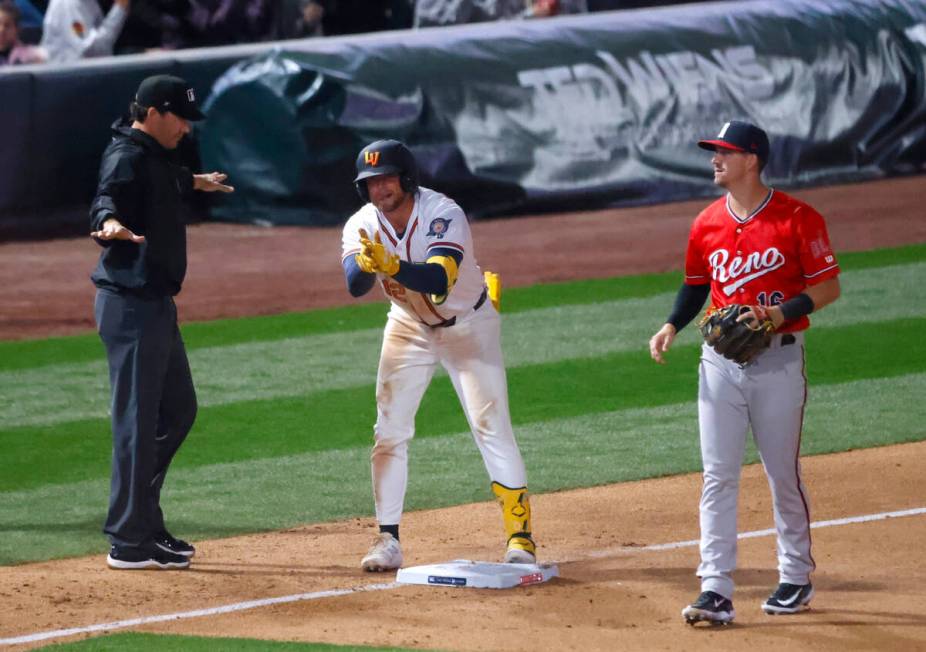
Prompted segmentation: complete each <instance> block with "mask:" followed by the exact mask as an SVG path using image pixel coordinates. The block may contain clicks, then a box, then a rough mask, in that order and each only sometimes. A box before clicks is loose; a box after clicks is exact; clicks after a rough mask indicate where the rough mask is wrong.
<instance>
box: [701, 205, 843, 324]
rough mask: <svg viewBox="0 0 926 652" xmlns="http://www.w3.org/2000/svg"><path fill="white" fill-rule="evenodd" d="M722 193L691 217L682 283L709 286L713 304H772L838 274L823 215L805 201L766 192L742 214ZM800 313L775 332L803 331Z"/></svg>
mask: <svg viewBox="0 0 926 652" xmlns="http://www.w3.org/2000/svg"><path fill="white" fill-rule="evenodd" d="M729 202H730V198H729V195H727V196H725V197H721V198H720V199H718V200H717V201H715V202H714V203H712V204H711V205H710V206H708V207H707V208H705V209H704V210H703V211H701V213H700V214H699V215H698V217H697V218H695V221H694V224H693V225H692V227H691V234H690V236H689V238H688V252H687V254H686V256H685V282H686V283H688V284H689V285H703V284H704V283H710V284H711V303H713V305H714V306H715V307H717V308H723V307H724V306H728V305H730V304H732V303H741V304H748V305H755V304H760V305H763V306H774V305H778V304H779V303H782V302H783V301H787V300H788V299H790V298H791V297H794V296H796V295H798V294H800V293H801V292H803V291H804V289H805V288H806V287H807V286H810V285H816V284H817V283H821V282H822V281H825V280H827V279H830V278H833V277H835V276H837V275H838V274H839V263H838V262H837V261H836V255H835V254H834V253H833V249H832V247H830V239H829V235H828V234H827V232H826V223H825V222H824V220H823V216H822V215H820V214H819V213H818V212H817V211H815V210H814V209H813V208H812V207H810V206H809V205H807V204H805V203H804V202H802V201H800V200H798V199H795V198H794V197H791V196H789V195H787V194H785V193H783V192H780V191H777V190H769V194H768V197H766V199H765V201H764V202H762V204H761V205H760V206H759V207H758V208H757V209H756V210H755V211H753V212H752V213H751V214H750V215H748V216H746V217H742V218H741V217H738V216H737V215H736V214H735V213H734V212H733V211H732V210H731V209H730V204H729ZM808 326H810V320H809V319H808V318H807V317H806V316H804V317H801V318H800V319H796V320H793V321H789V322H785V323H784V324H782V325H781V328H779V329H778V331H777V332H780V333H789V332H795V331H801V330H804V329H805V328H807V327H808Z"/></svg>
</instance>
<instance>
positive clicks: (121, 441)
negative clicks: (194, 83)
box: [90, 75, 233, 569]
mask: <svg viewBox="0 0 926 652" xmlns="http://www.w3.org/2000/svg"><path fill="white" fill-rule="evenodd" d="M129 111H130V114H131V121H125V120H119V121H117V122H116V123H115V124H113V139H112V142H110V144H109V146H108V147H107V148H106V151H105V153H104V154H103V161H102V164H101V165H100V182H99V187H98V188H97V193H96V197H95V198H94V200H93V205H92V206H91V209H90V230H91V233H90V235H91V236H92V237H93V238H94V239H95V240H96V241H97V242H98V243H99V244H100V245H101V246H102V247H103V252H102V253H101V254H100V261H99V263H98V264H97V267H96V269H95V270H94V272H93V274H92V275H91V277H90V278H91V279H92V281H93V283H94V285H96V287H97V293H96V302H95V305H94V314H95V317H96V323H97V329H98V330H99V333H100V338H101V339H102V340H103V344H104V345H105V347H106V357H107V359H108V361H109V379H110V384H111V386H112V430H113V461H112V483H111V486H110V498H109V514H108V515H107V517H106V524H105V525H104V527H103V531H104V532H105V533H106V534H107V535H109V538H110V541H111V542H112V547H111V549H110V553H109V557H108V558H107V563H108V564H109V566H110V567H111V568H119V569H132V568H186V567H187V566H189V565H190V557H192V556H193V555H194V553H195V549H194V548H193V546H191V545H190V544H188V543H187V542H185V541H182V540H180V539H176V538H175V537H173V536H172V535H171V534H170V533H169V532H168V531H167V528H166V527H165V525H164V515H163V514H162V513H161V507H160V496H161V486H162V485H163V484H164V476H165V474H166V473H167V467H168V466H169V465H170V462H171V459H173V457H174V454H175V453H176V452H177V449H178V448H180V444H182V443H183V440H184V439H185V438H186V436H187V433H188V432H189V431H190V428H191V427H192V426H193V420H194V419H195V418H196V392H195V390H194V389H193V379H192V377H191V375H190V365H189V362H188V361H187V355H186V349H185V348H184V346H183V339H182V338H181V336H180V330H179V329H178V327H177V307H176V306H175V305H174V299H173V297H174V296H175V295H176V294H177V293H179V292H180V287H181V285H182V284H183V278H184V275H185V274H186V224H185V223H184V219H183V206H182V202H183V198H184V196H186V195H189V194H190V193H192V191H193V190H203V191H206V192H211V191H216V190H218V191H222V192H232V190H233V189H232V188H231V187H230V186H227V185H224V184H223V182H224V181H225V178H226V177H225V175H224V174H220V173H218V172H213V173H210V174H195V175H194V174H193V173H191V172H190V170H188V169H187V168H184V167H181V166H180V165H179V164H177V163H176V162H175V160H174V155H175V152H174V150H175V149H176V147H177V145H178V144H179V143H180V140H181V139H182V138H183V137H184V136H185V135H186V134H188V133H189V132H190V121H193V120H201V119H203V117H204V116H203V114H202V113H201V112H200V110H199V108H198V107H197V105H196V96H195V94H194V92H193V89H192V88H190V87H189V85H188V84H187V83H186V82H185V81H184V80H182V79H180V78H179V77H173V76H169V75H157V76H154V77H148V78H147V79H145V80H144V81H142V83H141V85H140V86H139V87H138V92H137V93H136V95H135V100H134V101H133V102H132V103H131V106H130V109H129Z"/></svg>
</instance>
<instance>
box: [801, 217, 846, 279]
mask: <svg viewBox="0 0 926 652" xmlns="http://www.w3.org/2000/svg"><path fill="white" fill-rule="evenodd" d="M797 236H798V241H799V242H800V252H799V253H800V259H801V270H802V271H803V272H804V280H805V281H806V282H807V285H816V284H818V283H822V282H823V281H826V280H829V279H831V278H834V277H835V276H837V275H838V274H839V262H838V261H837V260H836V254H835V253H834V252H833V248H832V247H831V246H830V236H829V234H828V233H827V232H826V222H825V221H824V220H823V216H822V215H820V213H818V212H817V211H815V210H814V209H813V208H811V207H810V206H807V205H804V206H802V207H801V211H800V213H799V217H798V219H797Z"/></svg>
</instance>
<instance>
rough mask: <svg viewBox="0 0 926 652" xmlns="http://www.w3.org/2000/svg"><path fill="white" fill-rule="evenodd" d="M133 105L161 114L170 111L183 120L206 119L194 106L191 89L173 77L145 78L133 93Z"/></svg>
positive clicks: (181, 80) (193, 95)
mask: <svg viewBox="0 0 926 652" xmlns="http://www.w3.org/2000/svg"><path fill="white" fill-rule="evenodd" d="M135 103H136V104H138V105H139V106H143V107H145V108H150V107H154V108H155V109H157V110H158V111H160V112H161V113H164V112H165V111H170V112H171V113H173V114H174V115H177V116H180V117H181V118H183V119H185V120H202V119H203V118H205V117H206V116H205V115H203V113H202V111H200V110H199V107H197V106H196V93H194V92H193V88H192V87H191V86H190V85H189V84H187V83H186V81H184V80H183V79H181V78H180V77H174V76H173V75H154V76H152V77H146V78H145V79H144V80H143V81H142V83H141V84H140V85H139V86H138V91H137V92H136V93H135Z"/></svg>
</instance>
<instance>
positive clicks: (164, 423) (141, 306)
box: [94, 289, 196, 546]
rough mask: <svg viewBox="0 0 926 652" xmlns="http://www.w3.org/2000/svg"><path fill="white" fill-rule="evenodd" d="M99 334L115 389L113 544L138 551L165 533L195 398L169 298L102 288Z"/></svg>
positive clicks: (109, 525)
mask: <svg viewBox="0 0 926 652" xmlns="http://www.w3.org/2000/svg"><path fill="white" fill-rule="evenodd" d="M94 315H95V317H96V323H97V329H98V331H99V333H100V338H101V339H102V340H103V344H104V346H105V347H106V358H107V360H108V362H109V380H110V385H111V388H112V432H113V459H112V480H111V484H110V496H109V513H108V515H107V517H106V523H105V525H104V526H103V532H105V533H106V534H107V535H109V538H110V540H111V541H112V543H114V544H116V545H120V546H138V545H141V544H144V543H146V542H148V541H149V540H150V539H151V538H152V537H153V536H154V535H155V534H157V533H158V532H160V531H161V530H164V529H165V528H164V515H163V514H162V512H161V506H160V499H161V487H162V485H163V484H164V476H165V474H166V473H167V468H168V466H169V465H170V462H171V460H172V459H173V457H174V454H175V453H176V452H177V449H179V448H180V444H182V443H183V440H184V439H185V438H186V436H187V433H188V432H189V431H190V428H192V426H193V421H194V420H195V418H196V392H195V390H194V389H193V378H192V376H191V375H190V364H189V361H188V360H187V355H186V349H185V348H184V346H183V339H182V338H181V336H180V329H179V328H178V327H177V307H176V306H175V305H174V301H173V299H172V298H171V297H158V298H141V297H138V296H134V295H127V294H118V293H115V292H111V291H108V290H104V289H98V290H97V294H96V302H95V304H94Z"/></svg>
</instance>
